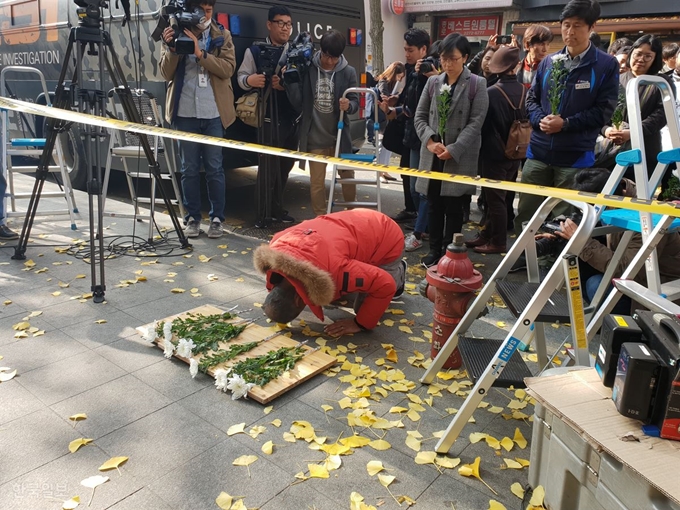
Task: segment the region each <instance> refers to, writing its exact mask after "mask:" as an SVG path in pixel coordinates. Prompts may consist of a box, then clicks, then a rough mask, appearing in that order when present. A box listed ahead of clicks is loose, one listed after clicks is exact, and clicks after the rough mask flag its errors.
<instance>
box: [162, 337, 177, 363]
mask: <svg viewBox="0 0 680 510" xmlns="http://www.w3.org/2000/svg"><path fill="white" fill-rule="evenodd" d="M174 352H175V346H174V345H172V342H171V341H170V340H168V339H167V338H164V339H163V354H164V355H165V357H166V358H168V359H170V358H172V354H173V353H174Z"/></svg>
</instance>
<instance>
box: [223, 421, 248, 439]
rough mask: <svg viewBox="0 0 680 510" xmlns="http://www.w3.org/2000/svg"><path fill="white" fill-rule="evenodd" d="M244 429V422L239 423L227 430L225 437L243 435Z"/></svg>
mask: <svg viewBox="0 0 680 510" xmlns="http://www.w3.org/2000/svg"><path fill="white" fill-rule="evenodd" d="M245 427H246V424H245V422H244V423H239V424H237V425H232V426H231V427H229V428H228V429H227V435H228V436H233V435H234V434H243V433H245Z"/></svg>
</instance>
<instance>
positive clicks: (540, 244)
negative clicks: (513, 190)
mask: <svg viewBox="0 0 680 510" xmlns="http://www.w3.org/2000/svg"><path fill="white" fill-rule="evenodd" d="M420 69H421V70H422V66H421V68H420ZM568 219H569V220H571V221H573V222H574V223H576V224H577V225H578V224H579V223H581V220H582V219H583V213H582V212H581V211H576V212H574V213H572V214H570V215H569V216H564V215H560V216H556V217H555V218H553V219H552V220H549V221H546V222H545V223H543V225H541V226H540V228H539V229H538V232H539V233H542V234H550V236H551V237H542V238H540V239H536V255H537V256H539V257H543V256H545V255H556V254H558V253H560V252H561V251H562V250H563V249H564V247H565V245H566V244H567V240H566V239H564V238H563V237H560V236H559V235H558V234H557V232H558V231H561V228H560V223H561V222H563V221H566V220H568Z"/></svg>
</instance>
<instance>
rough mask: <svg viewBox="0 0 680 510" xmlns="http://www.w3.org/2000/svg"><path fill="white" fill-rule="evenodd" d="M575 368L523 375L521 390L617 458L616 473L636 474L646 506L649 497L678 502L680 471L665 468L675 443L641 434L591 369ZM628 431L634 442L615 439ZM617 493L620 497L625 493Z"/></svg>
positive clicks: (674, 455)
mask: <svg viewBox="0 0 680 510" xmlns="http://www.w3.org/2000/svg"><path fill="white" fill-rule="evenodd" d="M575 368H576V367H575ZM580 368H581V369H580V370H572V371H569V372H567V373H564V374H560V375H555V376H546V377H532V378H530V379H526V381H525V382H526V384H527V391H528V392H529V393H530V394H531V395H532V396H533V397H534V398H536V400H537V401H538V402H539V403H540V404H541V405H542V406H545V407H546V409H547V410H548V411H550V412H551V413H552V414H553V415H554V417H553V425H554V423H555V421H556V420H560V421H561V422H563V423H564V424H565V425H568V426H569V427H571V428H572V429H573V430H574V432H575V433H576V434H579V435H580V436H581V437H582V438H583V439H584V440H585V441H587V442H588V444H590V445H591V447H592V449H593V451H596V452H601V453H602V452H604V453H606V454H607V455H609V456H611V457H612V458H613V459H615V460H616V461H617V462H618V463H620V464H621V465H622V466H623V468H625V469H622V472H624V471H625V472H627V473H630V474H631V475H630V476H633V477H639V479H640V484H642V485H643V486H645V487H647V490H646V491H644V497H645V498H646V499H647V500H648V501H650V504H649V506H646V508H652V504H651V502H654V503H655V504H657V505H660V504H661V503H662V502H666V504H667V506H668V507H669V508H678V507H680V470H677V469H672V468H670V467H669V466H678V465H680V444H679V443H677V442H674V441H667V440H665V439H661V438H655V437H648V436H645V435H644V434H643V433H642V431H641V428H640V425H641V424H640V422H639V421H637V420H633V419H630V418H626V417H624V416H621V415H620V414H619V413H618V412H617V410H616V406H615V405H614V401H613V400H612V392H611V390H610V389H609V388H606V387H604V386H603V385H602V382H601V380H600V377H599V375H598V374H597V372H596V371H595V369H594V368H587V369H583V368H582V367H580ZM629 433H633V434H634V435H635V436H636V437H637V438H639V442H638V441H623V440H621V438H622V437H623V436H625V435H627V434H629ZM611 486H612V485H608V487H611ZM636 490H639V487H638V489H636ZM619 497H622V501H626V499H625V497H626V496H625V495H623V496H622V495H619ZM546 500H547V499H546ZM630 508H634V506H631V507H630ZM659 508H662V506H660V507H659ZM663 508H665V507H663Z"/></svg>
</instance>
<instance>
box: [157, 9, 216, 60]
mask: <svg viewBox="0 0 680 510" xmlns="http://www.w3.org/2000/svg"><path fill="white" fill-rule="evenodd" d="M204 19H205V11H203V9H201V8H200V7H193V6H192V2H191V0H189V1H188V2H186V1H185V0H170V1H169V2H168V3H167V5H165V6H163V7H162V8H161V17H160V19H159V20H158V25H156V29H155V30H154V32H153V34H151V37H152V38H153V40H154V41H156V42H158V41H160V39H161V37H162V35H163V30H164V29H165V28H166V27H168V26H171V27H172V28H173V29H174V31H175V35H174V37H173V40H172V42H171V43H170V44H169V46H170V47H172V48H174V49H175V53H177V54H178V55H191V54H192V53H193V52H194V41H193V40H192V39H191V37H189V36H188V35H186V34H185V33H184V29H185V28H189V29H190V28H191V27H194V26H196V25H198V24H199V23H200V22H201V21H203V20H204Z"/></svg>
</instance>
